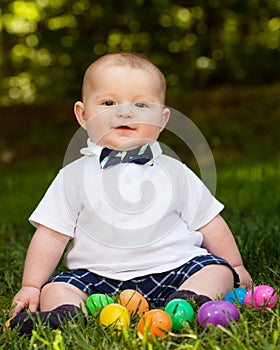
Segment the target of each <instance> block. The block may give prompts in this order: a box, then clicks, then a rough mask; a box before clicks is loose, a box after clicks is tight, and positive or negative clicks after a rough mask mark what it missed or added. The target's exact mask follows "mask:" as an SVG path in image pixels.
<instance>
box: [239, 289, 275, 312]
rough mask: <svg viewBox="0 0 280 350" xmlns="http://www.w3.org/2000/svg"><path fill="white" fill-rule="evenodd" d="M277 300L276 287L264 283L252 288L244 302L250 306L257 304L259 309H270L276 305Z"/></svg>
mask: <svg viewBox="0 0 280 350" xmlns="http://www.w3.org/2000/svg"><path fill="white" fill-rule="evenodd" d="M277 300H278V295H277V294H276V293H275V291H274V288H272V287H271V286H268V285H265V284H264V285H260V286H256V287H254V288H252V289H250V290H249V291H248V293H247V294H246V296H245V298H244V304H245V305H246V306H247V307H249V308H251V307H254V306H256V307H258V308H259V309H262V308H266V309H270V308H273V307H274V306H275V305H276V302H277Z"/></svg>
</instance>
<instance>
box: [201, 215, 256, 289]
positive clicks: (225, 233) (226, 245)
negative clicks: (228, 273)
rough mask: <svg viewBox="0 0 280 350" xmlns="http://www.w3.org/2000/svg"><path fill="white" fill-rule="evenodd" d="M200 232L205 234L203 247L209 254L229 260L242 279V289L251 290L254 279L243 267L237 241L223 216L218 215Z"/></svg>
mask: <svg viewBox="0 0 280 350" xmlns="http://www.w3.org/2000/svg"><path fill="white" fill-rule="evenodd" d="M198 231H200V232H201V233H202V234H203V243H202V245H203V247H204V248H206V249H207V250H208V252H209V253H211V254H213V255H217V256H219V257H221V258H223V259H225V260H227V261H228V262H229V263H230V264H231V265H232V266H233V267H234V269H235V270H236V272H237V273H238V275H239V277H240V287H242V288H245V289H247V288H250V287H251V284H252V278H251V276H250V274H249V273H248V271H247V270H246V269H245V267H244V265H243V261H242V258H241V255H240V252H239V249H238V247H237V244H236V242H235V239H234V237H233V235H232V233H231V231H230V229H229V227H228V225H227V223H226V222H225V221H224V219H223V218H222V217H221V215H217V216H216V217H215V218H214V219H213V220H212V221H210V222H209V223H208V224H207V225H205V226H204V227H202V228H201V229H199V230H198Z"/></svg>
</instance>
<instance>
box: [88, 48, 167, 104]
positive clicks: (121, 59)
mask: <svg viewBox="0 0 280 350" xmlns="http://www.w3.org/2000/svg"><path fill="white" fill-rule="evenodd" d="M100 64H105V65H107V66H128V67H131V68H134V69H142V70H148V69H152V70H153V71H155V72H156V73H157V74H158V76H159V80H160V83H161V86H162V91H163V96H165V91H166V80H165V76H164V74H163V73H162V72H161V70H160V69H159V68H158V67H157V66H156V65H155V64H154V63H153V62H152V61H151V60H149V59H148V58H147V57H145V56H143V55H141V54H139V53H135V52H113V53H108V54H106V55H104V56H101V57H99V58H98V59H97V60H96V61H94V62H93V63H92V64H90V65H89V67H88V68H87V70H86V72H85V75H84V79H83V87H82V98H83V96H84V90H85V86H86V85H87V81H88V80H89V77H90V75H91V74H92V70H93V69H94V68H95V67H97V66H99V65H100Z"/></svg>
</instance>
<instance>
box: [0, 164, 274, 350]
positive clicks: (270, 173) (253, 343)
mask: <svg viewBox="0 0 280 350" xmlns="http://www.w3.org/2000/svg"><path fill="white" fill-rule="evenodd" d="M20 173H21V176H20V177H18V176H17V175H18V173H17V171H16V169H15V170H10V171H9V172H6V173H5V172H4V173H2V186H3V184H5V183H9V184H10V185H9V187H8V189H7V187H5V186H4V189H6V190H5V191H6V196H7V198H10V196H11V195H13V197H14V198H13V200H6V201H5V202H4V203H5V207H6V208H5V210H4V212H2V213H1V222H2V226H1V229H0V237H1V243H2V244H1V247H4V249H3V248H2V250H1V256H0V259H1V266H0V275H1V282H0V288H1V289H0V305H1V315H0V326H1V327H2V326H3V325H4V323H5V321H6V320H7V319H8V311H9V306H10V302H11V298H12V296H13V295H14V293H15V292H16V291H17V289H18V288H19V287H20V280H21V274H22V269H23V261H24V256H25V253H26V248H27V246H28V241H29V239H30V238H31V235H32V232H33V229H32V227H31V226H30V225H29V224H27V223H26V222H25V218H27V216H28V215H29V213H30V211H31V210H32V209H33V207H34V205H35V203H36V202H37V201H38V200H39V198H40V197H41V194H42V192H43V191H44V189H45V188H46V186H47V184H48V182H49V181H50V180H51V177H52V176H53V175H54V171H51V170H49V171H47V169H44V168H42V167H41V168H40V170H39V169H38V170H37V172H36V173H35V174H34V172H33V168H32V167H30V166H29V167H28V166H27V167H25V168H24V167H23V168H22V169H21V172H20ZM279 176H280V167H279V166H277V165H274V164H265V165H254V166H247V167H244V166H243V167H239V166H238V165H235V166H222V167H218V188H217V197H218V198H219V199H220V200H222V201H223V202H224V203H225V204H226V207H227V209H225V212H224V217H225V218H226V220H227V221H228V223H229V225H230V226H231V228H232V231H233V232H234V233H235V236H236V240H237V242H238V245H239V247H240V250H241V253H242V255H243V258H244V262H245V264H246V266H247V267H248V269H249V271H250V273H251V274H252V276H253V279H254V283H255V284H256V285H257V284H269V285H271V286H273V287H274V288H275V289H276V290H277V292H278V293H279V294H280V288H279V287H280V286H279V281H280V276H279V271H280V260H279V256H280V247H279V242H280V229H279V228H280V218H279V215H278V213H279V209H280V198H279V197H277V196H276V194H277V193H279ZM22 183H24V184H25V185H24V188H23V185H22ZM9 203H13V204H10V205H9ZM8 218H9V219H8ZM12 218H14V220H13V219H12ZM279 309H280V303H278V304H277V306H276V307H275V308H274V309H271V310H269V311H267V312H266V311H262V310H258V309H248V308H246V309H242V308H240V318H239V320H238V321H237V322H236V323H234V324H232V325H230V327H227V328H223V327H213V328H212V329H211V330H210V331H208V332H206V331H205V330H203V329H202V328H201V327H200V326H199V325H198V323H197V321H196V320H195V321H194V322H192V323H189V324H188V325H187V326H186V327H185V328H184V329H182V330H181V331H179V332H173V333H171V334H170V335H169V336H168V337H167V338H165V339H157V340H153V341H151V342H149V343H147V342H145V341H142V340H141V339H139V338H138V336H137V334H136V328H137V322H138V318H137V317H133V318H132V323H131V327H130V328H129V330H128V332H127V333H126V332H125V333H124V334H123V335H122V336H120V337H116V336H115V335H112V334H110V331H108V330H106V329H104V327H102V326H100V324H99V321H98V315H95V317H91V318H90V321H89V324H88V325H87V326H86V327H85V326H83V325H82V322H78V323H77V324H74V325H72V324H68V325H67V326H66V327H65V328H64V329H63V330H62V333H60V332H58V331H51V330H50V329H48V328H47V327H39V329H37V330H36V333H35V334H34V335H33V336H32V337H31V339H30V338H23V339H20V338H19V337H18V336H17V333H16V331H15V330H13V331H11V330H8V331H7V332H6V333H2V334H1V336H0V344H2V347H3V348H5V349H34V348H35V349H54V350H55V349H236V350H237V349H238V350H240V349H246V348H247V349H275V350H276V349H279V348H280V312H279ZM196 311H197V310H196ZM59 339H62V340H61V344H60V345H58V347H55V345H54V344H55V341H56V340H59ZM62 344H64V345H62Z"/></svg>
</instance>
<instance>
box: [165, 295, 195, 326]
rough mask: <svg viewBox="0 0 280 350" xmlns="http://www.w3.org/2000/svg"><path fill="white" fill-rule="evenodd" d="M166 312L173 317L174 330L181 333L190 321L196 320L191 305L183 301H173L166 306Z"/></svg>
mask: <svg viewBox="0 0 280 350" xmlns="http://www.w3.org/2000/svg"><path fill="white" fill-rule="evenodd" d="M165 311H166V312H167V313H168V315H169V316H170V317H171V321H172V329H174V330H175V331H179V330H180V329H181V328H182V327H183V326H184V325H185V324H186V323H187V322H188V321H189V322H191V321H193V319H194V310H193V308H192V306H191V304H190V303H188V302H187V301H186V300H183V299H173V300H171V301H170V302H169V303H168V304H167V305H166V306H165Z"/></svg>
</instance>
